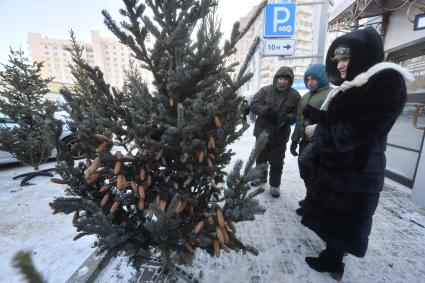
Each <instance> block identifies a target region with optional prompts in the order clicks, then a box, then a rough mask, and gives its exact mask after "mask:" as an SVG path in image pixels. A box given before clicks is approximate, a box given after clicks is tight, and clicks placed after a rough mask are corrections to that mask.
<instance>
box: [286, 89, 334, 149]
mask: <svg viewBox="0 0 425 283" xmlns="http://www.w3.org/2000/svg"><path fill="white" fill-rule="evenodd" d="M330 91H331V87H330V86H329V85H326V86H323V87H321V88H319V89H318V90H317V91H316V92H314V93H313V94H312V93H311V92H307V93H306V94H304V95H303V97H301V101H300V104H299V105H298V109H297V118H296V119H297V121H296V125H295V129H294V132H293V133H292V136H291V140H292V141H293V142H299V141H300V140H301V139H306V136H305V133H304V131H305V127H306V126H308V125H310V123H309V121H308V120H307V119H304V116H303V114H302V112H303V110H304V107H306V105H307V104H310V105H311V106H313V107H315V108H317V109H320V107H321V106H322V104H323V102H324V101H325V99H326V97H327V96H328V93H329V92H330Z"/></svg>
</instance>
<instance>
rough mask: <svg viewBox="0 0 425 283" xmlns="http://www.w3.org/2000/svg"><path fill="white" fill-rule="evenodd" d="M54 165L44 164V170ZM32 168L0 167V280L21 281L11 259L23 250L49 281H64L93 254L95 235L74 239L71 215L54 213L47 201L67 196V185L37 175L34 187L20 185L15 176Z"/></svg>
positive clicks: (33, 181)
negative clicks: (30, 256)
mask: <svg viewBox="0 0 425 283" xmlns="http://www.w3.org/2000/svg"><path fill="white" fill-rule="evenodd" d="M53 166H55V163H54V162H51V163H49V164H44V165H43V166H42V168H41V169H46V168H51V167H53ZM29 171H31V167H28V166H26V167H23V166H18V167H16V166H15V167H13V168H4V167H3V168H2V169H0V179H1V180H2V181H1V184H0V207H2V213H1V216H0V246H1V250H2V252H1V253H0V262H1V263H2V264H0V274H1V277H0V282H7V283H12V282H22V278H21V277H20V275H18V274H17V272H16V270H15V269H14V268H12V266H11V258H12V257H13V255H14V254H15V253H17V252H18V251H20V250H26V251H31V252H32V259H33V262H34V264H35V266H36V268H37V269H38V270H39V271H40V272H41V273H42V274H43V277H44V278H45V279H46V280H47V281H48V282H65V281H66V280H67V279H68V278H69V277H70V276H71V274H72V273H73V272H74V271H75V270H76V269H77V268H78V267H79V266H80V265H81V263H82V262H83V261H84V260H85V259H86V258H87V257H88V256H89V255H90V254H91V253H92V251H93V250H92V248H91V246H92V244H93V242H94V240H95V237H94V236H87V237H83V238H81V239H79V240H78V241H75V242H74V241H73V240H72V238H73V237H74V236H75V235H76V234H77V233H76V230H75V228H74V227H73V226H72V223H71V221H72V215H63V214H56V215H53V214H52V210H51V209H50V207H49V206H48V203H49V202H51V201H53V199H54V198H56V197H59V196H64V195H65V193H64V191H63V189H64V188H65V187H64V186H61V185H57V184H54V183H52V182H50V178H48V177H37V178H35V179H33V180H32V181H31V182H32V183H36V185H33V186H27V187H20V186H19V184H20V180H21V179H18V180H12V178H13V176H16V175H19V174H22V173H26V172H29Z"/></svg>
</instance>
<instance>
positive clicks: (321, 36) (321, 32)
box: [312, 1, 329, 63]
mask: <svg viewBox="0 0 425 283" xmlns="http://www.w3.org/2000/svg"><path fill="white" fill-rule="evenodd" d="M328 11H329V2H328V1H324V2H323V3H322V4H321V5H320V17H319V18H318V19H317V21H315V22H316V23H317V25H315V26H317V30H315V31H316V32H315V33H314V34H315V35H317V41H316V48H317V50H316V52H315V53H316V54H317V56H319V58H314V59H313V60H312V63H323V59H324V54H325V45H326V31H327V29H328V21H327V19H328ZM315 29H316V28H315Z"/></svg>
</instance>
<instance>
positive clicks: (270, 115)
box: [262, 107, 279, 124]
mask: <svg viewBox="0 0 425 283" xmlns="http://www.w3.org/2000/svg"><path fill="white" fill-rule="evenodd" d="M262 116H263V117H264V118H265V119H267V120H269V121H270V122H272V123H273V124H276V123H277V122H278V121H279V115H278V114H277V112H276V111H275V110H274V109H273V107H268V108H266V109H265V110H264V112H263V114H262Z"/></svg>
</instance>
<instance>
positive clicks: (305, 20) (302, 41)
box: [230, 5, 314, 96]
mask: <svg viewBox="0 0 425 283" xmlns="http://www.w3.org/2000/svg"><path fill="white" fill-rule="evenodd" d="M256 8H257V7H253V8H252V10H251V11H250V12H249V13H248V14H247V15H246V16H245V17H242V18H241V19H240V20H239V22H240V25H241V27H244V26H246V24H247V23H248V21H249V19H250V18H251V17H252V15H253V13H254V11H255V10H256ZM263 22H264V14H263V15H261V16H260V17H258V18H257V20H256V22H255V23H254V24H253V25H252V26H251V28H250V29H249V31H248V32H247V33H246V34H245V36H244V37H243V38H242V39H241V40H240V41H239V42H238V44H237V45H236V48H237V52H236V53H235V54H234V55H232V58H231V60H230V62H236V61H238V62H239V63H240V65H239V67H240V66H241V65H242V63H243V61H244V59H245V57H246V55H247V53H248V51H249V48H250V46H251V43H252V42H253V41H254V39H255V37H256V36H257V35H259V36H262V33H263ZM313 30H314V29H313V8H312V6H307V5H305V6H298V7H297V14H296V32H295V36H294V39H295V54H294V55H293V56H291V57H294V58H293V59H291V58H286V57H282V56H269V57H267V56H263V55H262V51H261V50H260V56H259V57H258V58H259V60H256V59H255V58H253V62H252V63H251V64H250V67H249V68H248V71H251V72H257V71H258V67H259V69H260V74H259V87H262V86H265V85H268V84H271V83H272V80H273V76H274V74H275V73H276V71H277V70H278V69H279V68H280V67H281V66H288V67H291V68H292V69H293V70H294V74H295V79H296V80H300V79H303V78H304V72H305V71H306V69H307V67H308V66H309V65H310V64H311V58H308V57H309V56H312V55H313ZM300 57H305V58H300ZM239 67H238V68H237V71H239ZM253 88H255V85H254V84H253V80H252V79H251V81H249V82H247V83H246V84H245V85H244V87H243V89H242V94H243V95H245V96H250V95H252V94H254V93H255V92H256V91H257V90H258V89H253Z"/></svg>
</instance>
